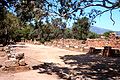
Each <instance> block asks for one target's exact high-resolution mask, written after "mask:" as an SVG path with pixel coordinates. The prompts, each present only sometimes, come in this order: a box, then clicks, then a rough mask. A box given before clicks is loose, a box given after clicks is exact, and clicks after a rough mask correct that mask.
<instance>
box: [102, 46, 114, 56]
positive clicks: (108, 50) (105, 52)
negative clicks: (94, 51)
mask: <svg viewBox="0 0 120 80" xmlns="http://www.w3.org/2000/svg"><path fill="white" fill-rule="evenodd" d="M102 55H103V56H105V57H110V56H112V55H113V53H112V47H111V46H105V47H104V49H103V52H102Z"/></svg>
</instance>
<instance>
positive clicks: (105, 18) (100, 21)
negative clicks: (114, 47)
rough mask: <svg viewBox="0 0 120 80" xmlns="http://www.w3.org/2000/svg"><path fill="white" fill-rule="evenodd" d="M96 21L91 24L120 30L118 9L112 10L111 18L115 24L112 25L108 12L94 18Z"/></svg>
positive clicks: (119, 12)
mask: <svg viewBox="0 0 120 80" xmlns="http://www.w3.org/2000/svg"><path fill="white" fill-rule="evenodd" d="M95 20H96V23H94V25H93V26H97V27H101V28H105V29H110V30H113V31H120V11H119V10H114V11H113V20H114V21H115V24H114V25H113V21H112V20H111V19H110V12H106V13H104V14H102V16H100V17H99V16H98V17H97V18H96V19H95Z"/></svg>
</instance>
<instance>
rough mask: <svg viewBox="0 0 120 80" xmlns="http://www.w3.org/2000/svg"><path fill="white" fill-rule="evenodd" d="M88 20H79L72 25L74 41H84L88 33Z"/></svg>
mask: <svg viewBox="0 0 120 80" xmlns="http://www.w3.org/2000/svg"><path fill="white" fill-rule="evenodd" d="M89 27H90V24H89V20H88V18H86V17H84V18H81V19H80V18H79V19H78V20H77V22H75V23H74V24H73V27H72V32H73V36H74V38H75V39H79V40H81V39H86V38H87V35H88V33H89Z"/></svg>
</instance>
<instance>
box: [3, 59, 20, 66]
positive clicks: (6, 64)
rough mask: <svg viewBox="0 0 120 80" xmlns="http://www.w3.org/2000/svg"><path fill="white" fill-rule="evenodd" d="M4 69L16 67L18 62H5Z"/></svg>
mask: <svg viewBox="0 0 120 80" xmlns="http://www.w3.org/2000/svg"><path fill="white" fill-rule="evenodd" d="M3 66H5V67H16V66H19V64H18V61H17V60H16V59H13V60H6V61H5V62H4V64H3Z"/></svg>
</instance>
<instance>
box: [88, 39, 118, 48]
mask: <svg viewBox="0 0 120 80" xmlns="http://www.w3.org/2000/svg"><path fill="white" fill-rule="evenodd" d="M86 45H87V46H88V47H103V46H111V47H113V48H120V39H114V40H113V39H109V40H105V39H87V41H86Z"/></svg>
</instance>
